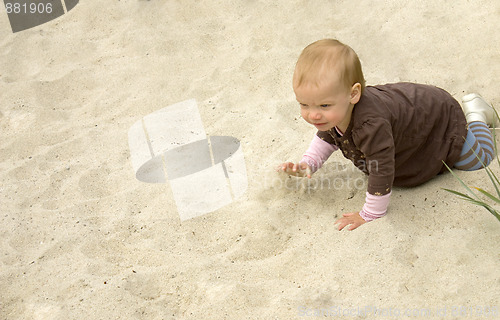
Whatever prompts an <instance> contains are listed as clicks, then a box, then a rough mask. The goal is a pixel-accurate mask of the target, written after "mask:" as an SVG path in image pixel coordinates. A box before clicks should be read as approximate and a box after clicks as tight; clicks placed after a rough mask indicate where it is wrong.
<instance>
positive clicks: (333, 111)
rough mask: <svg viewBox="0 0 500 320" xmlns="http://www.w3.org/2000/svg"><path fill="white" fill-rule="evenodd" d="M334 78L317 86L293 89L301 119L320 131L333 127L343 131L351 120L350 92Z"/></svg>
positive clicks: (305, 85) (310, 85)
mask: <svg viewBox="0 0 500 320" xmlns="http://www.w3.org/2000/svg"><path fill="white" fill-rule="evenodd" d="M336 78H337V77H332V79H331V80H329V81H324V82H323V83H322V84H321V85H319V86H315V85H314V84H303V85H301V86H300V87H298V88H294V91H295V96H296V98H297V101H298V102H299V103H300V114H301V115H302V118H304V120H306V121H307V122H308V123H310V124H312V125H314V126H315V127H316V128H317V129H318V130H320V131H328V130H330V129H332V128H333V127H338V128H339V129H341V130H342V131H345V129H346V128H347V126H348V125H349V121H350V119H351V112H352V107H353V105H352V104H351V92H350V90H349V89H347V88H346V87H345V86H343V85H340V80H339V79H336Z"/></svg>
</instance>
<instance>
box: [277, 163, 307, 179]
mask: <svg viewBox="0 0 500 320" xmlns="http://www.w3.org/2000/svg"><path fill="white" fill-rule="evenodd" d="M278 171H283V172H285V173H287V174H289V175H291V176H296V177H308V178H309V179H311V175H312V171H311V167H309V166H308V165H307V164H306V163H293V162H285V163H283V164H282V165H280V166H279V167H278Z"/></svg>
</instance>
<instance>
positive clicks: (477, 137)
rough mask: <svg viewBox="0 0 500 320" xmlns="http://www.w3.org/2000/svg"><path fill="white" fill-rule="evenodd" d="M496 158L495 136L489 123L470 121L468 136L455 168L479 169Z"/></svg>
mask: <svg viewBox="0 0 500 320" xmlns="http://www.w3.org/2000/svg"><path fill="white" fill-rule="evenodd" d="M494 158H495V148H494V144H493V136H492V134H491V131H490V128H488V125H487V124H486V123H484V122H480V121H475V122H471V123H469V129H468V130H467V137H466V138H465V143H464V146H463V148H462V152H461V153H460V158H459V159H458V161H457V163H455V168H457V169H459V170H466V171H473V170H478V169H481V168H483V167H487V166H488V165H489V164H490V163H491V161H492V160H493V159H494ZM479 159H481V161H479ZM483 164H484V166H483Z"/></svg>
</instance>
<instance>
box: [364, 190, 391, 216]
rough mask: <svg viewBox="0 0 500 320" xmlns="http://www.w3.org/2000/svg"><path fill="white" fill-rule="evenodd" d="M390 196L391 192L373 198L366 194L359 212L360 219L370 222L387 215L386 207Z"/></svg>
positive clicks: (371, 195)
mask: <svg viewBox="0 0 500 320" xmlns="http://www.w3.org/2000/svg"><path fill="white" fill-rule="evenodd" d="M391 194H392V191H391V192H389V193H388V194H386V195H383V196H375V195H373V194H370V193H368V192H367V193H366V198H365V205H364V206H363V209H362V210H361V211H360V212H359V215H360V216H361V218H363V219H365V221H372V220H375V219H378V218H382V217H383V216H385V214H386V213H387V207H388V206H389V200H390V198H391Z"/></svg>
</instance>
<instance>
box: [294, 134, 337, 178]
mask: <svg viewBox="0 0 500 320" xmlns="http://www.w3.org/2000/svg"><path fill="white" fill-rule="evenodd" d="M337 149H338V148H337V146H335V145H332V144H329V143H328V142H326V141H324V140H322V139H321V138H320V137H318V136H317V135H314V138H313V139H312V141H311V144H310V145H309V148H308V149H307V151H306V153H304V155H303V156H302V160H301V161H300V162H301V163H302V162H305V163H307V165H308V166H309V167H311V171H312V172H316V171H317V170H318V169H319V168H321V166H322V165H323V163H324V162H325V161H326V160H327V159H328V158H329V157H330V156H331V155H332V153H333V152H334V151H335V150H337Z"/></svg>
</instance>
